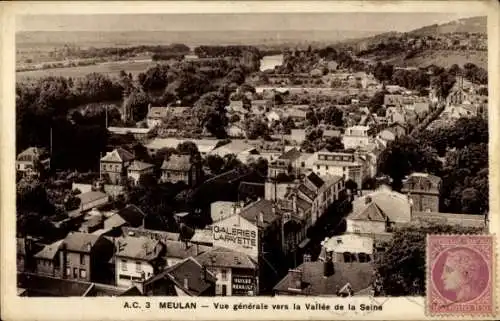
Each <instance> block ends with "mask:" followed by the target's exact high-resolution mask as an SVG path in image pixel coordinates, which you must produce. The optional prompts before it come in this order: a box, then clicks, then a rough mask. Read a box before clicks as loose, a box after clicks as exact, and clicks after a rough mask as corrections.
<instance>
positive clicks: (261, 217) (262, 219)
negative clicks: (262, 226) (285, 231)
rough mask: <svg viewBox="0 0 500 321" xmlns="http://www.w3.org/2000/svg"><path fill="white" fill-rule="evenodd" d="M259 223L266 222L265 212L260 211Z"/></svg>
mask: <svg viewBox="0 0 500 321" xmlns="http://www.w3.org/2000/svg"><path fill="white" fill-rule="evenodd" d="M259 223H264V213H262V212H260V213H259Z"/></svg>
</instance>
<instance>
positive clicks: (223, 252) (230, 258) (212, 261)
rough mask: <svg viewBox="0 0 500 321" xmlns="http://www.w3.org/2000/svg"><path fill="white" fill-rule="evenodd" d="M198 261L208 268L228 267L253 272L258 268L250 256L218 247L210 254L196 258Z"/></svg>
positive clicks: (209, 252)
mask: <svg viewBox="0 0 500 321" xmlns="http://www.w3.org/2000/svg"><path fill="white" fill-rule="evenodd" d="M196 260H197V261H198V262H200V264H201V265H204V266H208V267H227V268H240V269H252V270H255V269H256V268H257V264H256V262H255V261H254V260H252V259H251V258H250V257H249V256H248V255H246V254H244V253H241V252H238V251H233V250H231V249H227V248H223V247H216V248H214V249H212V250H210V251H208V252H205V253H203V254H200V255H198V256H197V257H196Z"/></svg>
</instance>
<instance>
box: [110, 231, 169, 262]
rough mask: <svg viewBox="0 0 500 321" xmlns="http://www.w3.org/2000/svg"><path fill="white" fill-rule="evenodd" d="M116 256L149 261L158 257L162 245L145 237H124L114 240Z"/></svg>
mask: <svg viewBox="0 0 500 321" xmlns="http://www.w3.org/2000/svg"><path fill="white" fill-rule="evenodd" d="M115 244H116V246H117V251H116V256H117V257H127V258H132V259H137V260H143V261H150V260H153V259H156V258H157V257H158V255H160V253H161V250H162V248H164V245H162V244H161V243H160V242H159V241H156V240H152V239H150V238H148V237H145V236H126V237H120V238H117V239H115Z"/></svg>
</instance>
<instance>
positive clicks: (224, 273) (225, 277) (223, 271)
mask: <svg viewBox="0 0 500 321" xmlns="http://www.w3.org/2000/svg"><path fill="white" fill-rule="evenodd" d="M221 278H222V281H227V270H226V269H222V270H221Z"/></svg>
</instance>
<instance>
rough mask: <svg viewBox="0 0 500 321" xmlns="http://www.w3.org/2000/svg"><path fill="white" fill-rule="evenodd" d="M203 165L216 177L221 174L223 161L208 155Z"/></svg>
mask: <svg viewBox="0 0 500 321" xmlns="http://www.w3.org/2000/svg"><path fill="white" fill-rule="evenodd" d="M205 163H206V164H207V167H208V168H209V169H210V172H212V173H213V174H215V175H218V174H220V173H222V171H223V168H224V160H223V159H222V157H220V156H219V155H208V156H207V157H206V158H205Z"/></svg>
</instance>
